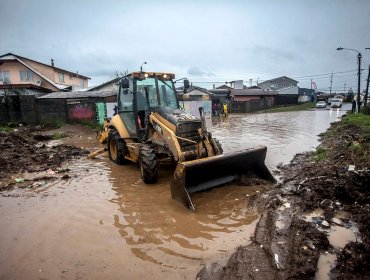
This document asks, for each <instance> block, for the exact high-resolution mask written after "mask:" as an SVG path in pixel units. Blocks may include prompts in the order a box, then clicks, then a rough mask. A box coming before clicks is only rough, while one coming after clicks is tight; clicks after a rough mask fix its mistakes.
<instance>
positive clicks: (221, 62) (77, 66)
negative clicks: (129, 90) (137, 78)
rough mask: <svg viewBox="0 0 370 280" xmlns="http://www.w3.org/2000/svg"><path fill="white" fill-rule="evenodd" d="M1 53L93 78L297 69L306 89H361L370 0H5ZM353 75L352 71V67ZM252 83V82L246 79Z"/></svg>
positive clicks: (201, 79) (1, 3)
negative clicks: (135, 73) (120, 74)
mask: <svg viewBox="0 0 370 280" xmlns="http://www.w3.org/2000/svg"><path fill="white" fill-rule="evenodd" d="M0 23H1V27H2V28H1V35H0V36H1V37H0V38H1V40H0V54H4V53H7V52H12V53H15V54H18V55H21V56H25V57H29V58H31V59H34V60H37V61H40V62H43V63H50V58H54V60H55V64H56V66H58V67H60V68H65V69H67V70H70V71H76V70H78V72H79V73H80V74H83V75H86V76H89V77H91V78H92V80H91V81H90V85H97V84H100V83H102V82H104V81H107V80H108V79H109V78H112V77H113V75H114V73H115V72H116V71H118V72H124V71H125V70H129V71H130V72H131V71H136V70H138V69H139V67H140V65H141V64H142V63H143V62H144V61H147V62H148V64H147V65H145V66H144V70H147V71H168V72H174V73H175V74H176V76H177V78H181V77H188V78H189V80H190V81H192V82H193V83H194V84H197V85H199V86H205V87H210V86H211V85H212V84H213V83H214V82H220V83H217V84H216V85H221V82H225V81H231V80H237V79H243V80H244V81H249V79H253V84H254V83H255V82H256V81H257V79H258V78H259V81H263V80H266V79H271V78H275V77H278V76H283V75H286V76H289V77H292V78H295V79H296V80H298V81H299V84H298V85H299V86H301V87H310V79H311V78H312V79H313V80H314V81H315V82H316V84H317V86H318V88H319V89H328V87H329V86H330V74H329V75H323V76H313V75H319V74H327V73H331V72H334V73H336V72H344V73H336V74H334V78H333V90H337V91H340V90H341V91H343V88H344V83H346V89H348V88H349V87H352V88H353V89H354V90H355V89H356V88H357V75H356V69H357V63H356V55H357V54H356V53H355V52H351V51H337V50H336V48H337V47H340V46H342V47H347V48H353V49H357V50H359V51H360V52H362V55H363V63H362V68H364V69H365V70H364V71H362V79H361V80H362V88H365V79H366V76H367V71H368V65H369V63H370V51H365V47H370V1H368V0H347V1H344V0H336V1H334V0H332V1H325V0H317V1H316V0H315V1H314V0H305V1H303V0H302V1H299V0H279V1H277V0H275V1H274V0H270V1H267V0H266V1H263V0H262V1H217V0H210V1H202V0H194V1H193V0H188V1H161V0H156V1H145V0H136V1H110V0H104V1H87V0H85V1H82V0H81V1H72V0H65V1H53V0H39V1H36V0H0ZM351 70H353V71H352V72H347V71H351ZM247 84H249V82H248V83H247Z"/></svg>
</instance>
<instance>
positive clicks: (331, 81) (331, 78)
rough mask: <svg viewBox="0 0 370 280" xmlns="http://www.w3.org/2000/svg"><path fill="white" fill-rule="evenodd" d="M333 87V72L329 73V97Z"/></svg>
mask: <svg viewBox="0 0 370 280" xmlns="http://www.w3.org/2000/svg"><path fill="white" fill-rule="evenodd" d="M332 87H333V72H331V76H330V95H331V88H332Z"/></svg>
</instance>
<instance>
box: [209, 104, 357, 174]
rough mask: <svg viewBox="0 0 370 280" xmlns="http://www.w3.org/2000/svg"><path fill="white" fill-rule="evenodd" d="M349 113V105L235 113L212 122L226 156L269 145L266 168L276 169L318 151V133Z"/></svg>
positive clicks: (215, 134) (214, 133)
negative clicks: (300, 156) (313, 150)
mask: <svg viewBox="0 0 370 280" xmlns="http://www.w3.org/2000/svg"><path fill="white" fill-rule="evenodd" d="M347 110H350V105H349V104H344V105H343V108H340V109H339V108H336V109H329V107H328V108H327V110H323V109H317V110H315V109H313V110H305V111H298V112H282V113H261V114H232V115H229V117H228V118H226V119H223V118H222V117H219V118H215V119H214V120H213V135H214V136H215V137H216V138H218V139H220V142H221V143H222V144H223V147H224V153H229V152H233V151H237V150H241V149H245V148H250V147H255V146H257V145H263V146H267V157H266V165H267V166H268V167H269V168H270V169H274V168H275V167H276V166H277V165H278V164H279V163H283V164H287V163H289V161H290V160H291V159H292V158H293V156H294V155H295V154H296V153H302V152H306V151H310V150H311V149H313V148H315V147H316V146H317V145H318V144H319V141H318V139H319V137H318V134H320V133H322V132H324V131H325V130H326V129H327V128H328V127H329V126H330V123H331V122H335V121H337V120H339V118H340V117H341V116H342V115H343V114H344V113H345V112H346V111H347Z"/></svg>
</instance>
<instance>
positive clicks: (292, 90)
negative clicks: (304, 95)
mask: <svg viewBox="0 0 370 280" xmlns="http://www.w3.org/2000/svg"><path fill="white" fill-rule="evenodd" d="M298 93H299V87H298V86H290V87H285V88H282V89H278V90H277V96H276V103H275V104H276V105H287V104H298Z"/></svg>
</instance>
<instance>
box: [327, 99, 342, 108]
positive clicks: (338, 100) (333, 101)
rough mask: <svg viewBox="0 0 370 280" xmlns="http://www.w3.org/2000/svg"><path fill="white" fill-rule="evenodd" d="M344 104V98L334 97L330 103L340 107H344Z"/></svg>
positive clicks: (332, 105) (333, 106) (334, 106)
mask: <svg viewBox="0 0 370 280" xmlns="http://www.w3.org/2000/svg"><path fill="white" fill-rule="evenodd" d="M342 104H343V100H342V98H333V99H332V100H331V103H330V105H331V107H332V108H340V107H342Z"/></svg>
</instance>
